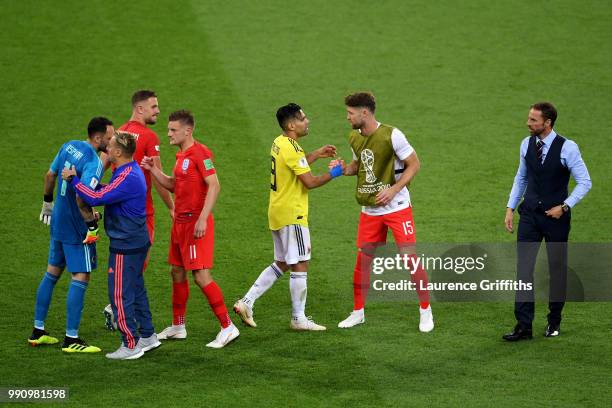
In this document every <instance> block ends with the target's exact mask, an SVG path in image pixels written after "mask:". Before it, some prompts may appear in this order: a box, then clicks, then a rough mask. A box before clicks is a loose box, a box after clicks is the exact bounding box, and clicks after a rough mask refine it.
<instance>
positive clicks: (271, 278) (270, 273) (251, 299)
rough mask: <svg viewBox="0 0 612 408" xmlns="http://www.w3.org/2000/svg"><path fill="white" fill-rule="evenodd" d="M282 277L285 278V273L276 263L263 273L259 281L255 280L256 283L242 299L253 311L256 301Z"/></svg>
mask: <svg viewBox="0 0 612 408" xmlns="http://www.w3.org/2000/svg"><path fill="white" fill-rule="evenodd" d="M281 276H283V271H282V270H281V268H279V267H278V266H277V265H276V264H275V263H273V264H272V265H270V266H268V267H267V268H266V269H264V270H263V271H261V273H260V274H259V277H258V278H257V280H255V283H253V286H251V289H249V291H248V292H247V294H246V295H244V298H243V299H242V300H243V301H244V303H246V304H247V305H248V306H249V307H250V308H251V309H252V308H253V305H255V301H256V300H257V299H258V298H259V297H260V296H261V295H263V294H264V293H266V291H267V290H268V289H270V288H271V287H272V285H274V282H276V280H277V279H278V278H280V277H281Z"/></svg>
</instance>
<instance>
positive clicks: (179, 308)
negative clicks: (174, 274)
mask: <svg viewBox="0 0 612 408" xmlns="http://www.w3.org/2000/svg"><path fill="white" fill-rule="evenodd" d="M187 299H189V280H188V279H185V280H184V281H182V282H173V283H172V324H173V325H178V324H185V313H186V312H187Z"/></svg>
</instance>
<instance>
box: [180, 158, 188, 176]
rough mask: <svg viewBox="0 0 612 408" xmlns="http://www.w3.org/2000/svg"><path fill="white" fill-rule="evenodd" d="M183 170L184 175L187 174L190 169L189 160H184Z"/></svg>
mask: <svg viewBox="0 0 612 408" xmlns="http://www.w3.org/2000/svg"><path fill="white" fill-rule="evenodd" d="M181 168H182V169H183V173H187V169H188V168H189V159H185V160H183V165H182V166H181Z"/></svg>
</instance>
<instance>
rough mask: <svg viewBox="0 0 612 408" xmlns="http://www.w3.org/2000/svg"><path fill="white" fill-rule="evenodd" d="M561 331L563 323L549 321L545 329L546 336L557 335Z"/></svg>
mask: <svg viewBox="0 0 612 408" xmlns="http://www.w3.org/2000/svg"><path fill="white" fill-rule="evenodd" d="M560 333H561V325H560V324H558V323H557V324H553V323H548V324H547V325H546V330H545V331H544V337H557V336H558V335H559V334H560Z"/></svg>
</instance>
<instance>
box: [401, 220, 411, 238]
mask: <svg viewBox="0 0 612 408" xmlns="http://www.w3.org/2000/svg"><path fill="white" fill-rule="evenodd" d="M402 227H403V228H404V235H412V234H414V227H413V226H412V221H404V222H402Z"/></svg>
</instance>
